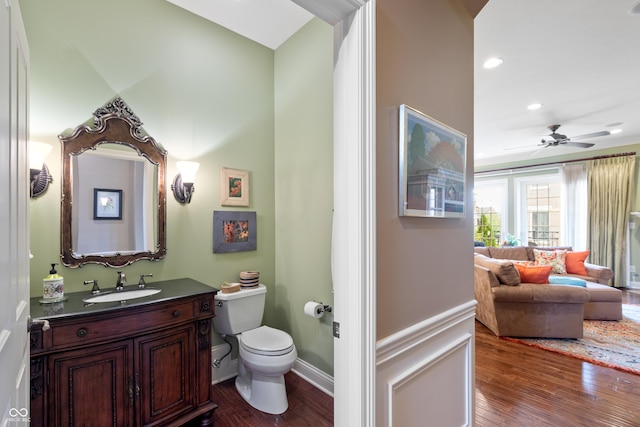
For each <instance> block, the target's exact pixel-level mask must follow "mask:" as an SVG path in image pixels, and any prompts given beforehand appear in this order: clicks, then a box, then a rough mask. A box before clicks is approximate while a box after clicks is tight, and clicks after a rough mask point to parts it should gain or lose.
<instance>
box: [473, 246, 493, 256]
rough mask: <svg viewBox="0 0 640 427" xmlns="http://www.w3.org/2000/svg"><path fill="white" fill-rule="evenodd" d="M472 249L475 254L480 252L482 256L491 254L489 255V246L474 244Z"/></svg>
mask: <svg viewBox="0 0 640 427" xmlns="http://www.w3.org/2000/svg"><path fill="white" fill-rule="evenodd" d="M473 251H474V252H475V253H477V254H482V255H484V256H491V255H489V248H487V247H484V246H474V248H473Z"/></svg>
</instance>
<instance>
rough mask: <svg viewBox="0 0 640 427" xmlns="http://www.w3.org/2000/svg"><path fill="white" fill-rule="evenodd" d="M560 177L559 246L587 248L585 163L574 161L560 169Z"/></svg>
mask: <svg viewBox="0 0 640 427" xmlns="http://www.w3.org/2000/svg"><path fill="white" fill-rule="evenodd" d="M560 176H561V178H562V187H561V196H560V202H561V204H562V206H561V208H560V212H561V215H562V217H561V219H560V220H561V224H560V230H562V233H561V236H560V245H561V246H571V247H572V248H573V249H574V250H576V251H583V250H585V249H589V246H588V244H587V221H588V215H587V213H588V212H589V210H588V205H587V203H588V202H587V200H588V198H587V165H586V164H585V163H575V164H568V165H564V166H563V167H562V168H561V169H560Z"/></svg>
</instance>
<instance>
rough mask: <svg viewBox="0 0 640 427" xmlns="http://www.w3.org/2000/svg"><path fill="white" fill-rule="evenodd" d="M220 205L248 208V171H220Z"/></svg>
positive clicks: (228, 169)
mask: <svg viewBox="0 0 640 427" xmlns="http://www.w3.org/2000/svg"><path fill="white" fill-rule="evenodd" d="M220 204H221V205H222V206H249V171H244V170H240V169H230V168H222V169H220Z"/></svg>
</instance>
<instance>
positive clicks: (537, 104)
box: [527, 102, 542, 110]
mask: <svg viewBox="0 0 640 427" xmlns="http://www.w3.org/2000/svg"><path fill="white" fill-rule="evenodd" d="M540 107H542V104H540V103H539V102H534V103H533V104H529V105H527V109H529V110H537V109H538V108H540Z"/></svg>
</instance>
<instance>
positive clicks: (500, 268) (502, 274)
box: [474, 253, 520, 286]
mask: <svg viewBox="0 0 640 427" xmlns="http://www.w3.org/2000/svg"><path fill="white" fill-rule="evenodd" d="M474 263H475V264H477V265H480V266H482V267H484V268H486V269H488V270H489V271H491V272H492V273H493V274H495V275H496V277H497V278H498V280H499V281H500V283H502V284H504V285H509V286H516V285H518V284H520V274H519V273H518V270H516V268H515V267H514V265H513V263H512V262H511V261H507V260H500V259H493V258H489V257H486V256H484V255H482V254H478V253H476V254H475V256H474Z"/></svg>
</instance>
